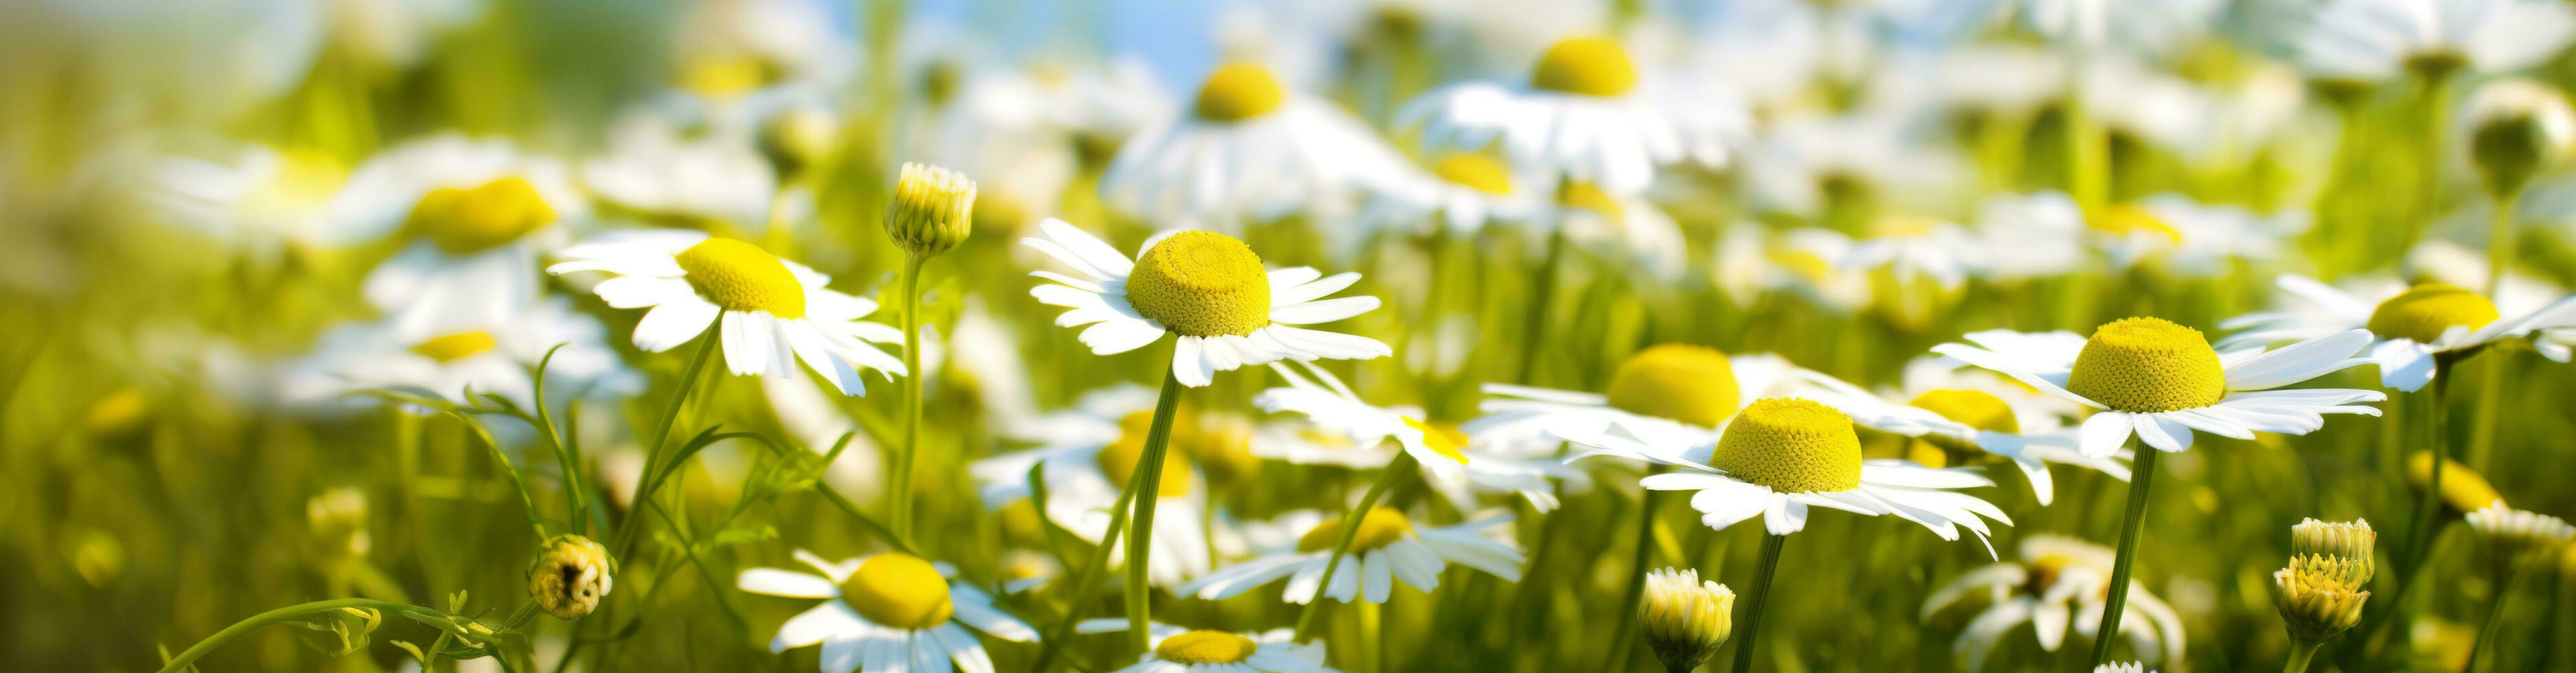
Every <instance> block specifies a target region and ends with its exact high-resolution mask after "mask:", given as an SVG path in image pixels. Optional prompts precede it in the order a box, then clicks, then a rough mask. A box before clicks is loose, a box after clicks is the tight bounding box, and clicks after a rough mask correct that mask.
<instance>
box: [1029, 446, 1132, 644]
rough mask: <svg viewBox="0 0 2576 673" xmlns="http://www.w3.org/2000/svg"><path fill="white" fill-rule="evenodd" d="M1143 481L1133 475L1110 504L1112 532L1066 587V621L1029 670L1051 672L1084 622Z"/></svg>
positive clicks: (1103, 536)
mask: <svg viewBox="0 0 2576 673" xmlns="http://www.w3.org/2000/svg"><path fill="white" fill-rule="evenodd" d="M1143 481H1144V480H1142V479H1137V478H1135V475H1133V474H1130V475H1129V476H1128V478H1127V486H1126V487H1125V488H1122V489H1119V491H1118V500H1117V501H1116V502H1113V503H1110V505H1109V529H1108V531H1107V532H1103V533H1101V535H1100V544H1099V545H1098V546H1096V547H1093V548H1092V551H1091V563H1090V564H1089V565H1085V566H1083V567H1082V571H1081V572H1080V573H1079V574H1076V575H1075V576H1074V578H1073V582H1072V583H1071V584H1066V585H1063V586H1064V587H1066V589H1065V590H1066V591H1070V592H1072V593H1069V594H1066V596H1065V597H1066V601H1065V609H1064V617H1063V618H1062V619H1059V620H1057V621H1056V624H1055V627H1054V628H1050V629H1047V632H1046V634H1045V636H1044V637H1043V638H1041V639H1040V643H1041V644H1040V645H1039V647H1038V662H1037V663H1036V664H1034V665H1031V666H1029V670H1032V671H1046V670H1051V669H1049V668H1047V666H1048V665H1049V664H1053V663H1055V656H1056V652H1057V650H1059V649H1060V648H1061V647H1062V646H1063V644H1064V639H1065V638H1066V637H1067V636H1070V635H1072V634H1073V627H1074V625H1075V624H1077V623H1080V622H1081V621H1082V606H1083V604H1085V603H1090V602H1091V593H1092V592H1093V591H1094V590H1096V589H1098V588H1099V586H1100V576H1101V574H1102V573H1103V572H1104V571H1105V569H1106V568H1108V567H1109V552H1110V550H1113V549H1117V548H1118V534H1119V533H1121V532H1124V531H1125V530H1126V529H1127V509H1128V508H1127V506H1128V505H1130V504H1133V503H1134V502H1135V501H1136V486H1137V484H1139V483H1142V482H1143ZM1034 504H1035V505H1036V506H1037V508H1038V512H1039V517H1040V518H1044V517H1045V512H1046V504H1045V503H1044V502H1038V503H1034Z"/></svg>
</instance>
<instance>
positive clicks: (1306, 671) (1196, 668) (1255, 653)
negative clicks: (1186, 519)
mask: <svg viewBox="0 0 2576 673" xmlns="http://www.w3.org/2000/svg"><path fill="white" fill-rule="evenodd" d="M1125 630H1127V620H1124V619H1086V620H1083V621H1082V623H1079V624H1075V625H1074V627H1073V631H1074V632H1075V633H1115V632H1119V631H1125ZM1146 631H1147V632H1148V636H1147V641H1146V642H1148V643H1150V644H1151V645H1152V647H1153V649H1151V650H1148V651H1146V652H1145V653H1144V654H1140V655H1137V656H1136V663H1135V664H1134V665H1131V666H1128V667H1126V668H1121V669H1118V670H1117V671H1116V672H1115V673H1331V672H1332V670H1333V669H1330V668H1326V667H1325V666H1324V646H1323V645H1321V644H1311V645H1308V644H1299V643H1298V642H1296V636H1295V634H1294V633H1292V632H1291V631H1290V630H1288V629H1271V630H1268V631H1263V632H1260V633H1232V632H1227V631H1210V630H1205V629H1186V628H1181V627H1178V626H1173V625H1170V624H1165V623H1162V622H1154V623H1152V624H1150V625H1148V626H1147V627H1146Z"/></svg>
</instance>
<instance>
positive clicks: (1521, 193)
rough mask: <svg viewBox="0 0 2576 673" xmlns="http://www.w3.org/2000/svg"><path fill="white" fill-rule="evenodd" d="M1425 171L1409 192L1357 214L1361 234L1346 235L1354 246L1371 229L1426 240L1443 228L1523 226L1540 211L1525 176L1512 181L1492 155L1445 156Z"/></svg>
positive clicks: (1466, 232) (1471, 230) (1463, 231)
mask: <svg viewBox="0 0 2576 673" xmlns="http://www.w3.org/2000/svg"><path fill="white" fill-rule="evenodd" d="M1430 173H1431V179H1427V180H1418V181H1416V183H1415V184H1414V185H1413V186H1412V187H1411V188H1410V189H1402V190H1394V191H1390V192H1388V193H1385V194H1383V195H1380V197H1379V198H1376V199H1373V200H1372V201H1371V202H1370V206H1369V208H1368V209H1366V210H1364V211H1362V212H1361V214H1360V219H1359V221H1360V222H1361V223H1362V224H1363V225H1365V226H1364V227H1363V228H1364V229H1365V231H1363V232H1361V233H1362V235H1360V236H1355V237H1352V238H1353V239H1354V242H1365V241H1367V240H1368V236H1367V235H1366V234H1367V233H1370V232H1377V231H1395V232H1399V233H1404V234H1408V235H1413V236H1427V235H1430V234H1432V233H1434V232H1435V231H1443V230H1445V231H1447V232H1449V233H1450V234H1453V235H1459V236H1473V235H1475V234H1476V233H1477V232H1481V231H1484V230H1485V228H1486V227H1489V226H1493V225H1496V224H1501V223H1524V222H1528V221H1530V220H1531V219H1532V218H1535V217H1537V216H1538V215H1539V214H1540V213H1541V212H1542V211H1543V210H1544V207H1543V206H1544V202H1543V201H1541V200H1540V199H1538V198H1535V197H1534V196H1533V195H1532V194H1530V192H1529V190H1528V189H1527V187H1528V186H1529V185H1528V183H1529V180H1527V179H1526V176H1520V177H1515V176H1514V175H1513V174H1512V168H1511V166H1510V165H1509V164H1506V163H1504V162H1503V160H1502V159H1499V158H1496V157H1494V156H1493V155H1492V154H1488V153H1483V152H1460V153H1455V154H1450V155H1448V156H1446V157H1442V158H1441V159H1440V160H1439V161H1436V162H1433V163H1432V164H1431V167H1430Z"/></svg>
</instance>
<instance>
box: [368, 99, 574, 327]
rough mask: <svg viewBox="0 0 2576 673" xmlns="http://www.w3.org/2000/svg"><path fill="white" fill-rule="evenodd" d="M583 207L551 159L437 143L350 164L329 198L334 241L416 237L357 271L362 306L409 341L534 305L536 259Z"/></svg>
mask: <svg viewBox="0 0 2576 673" xmlns="http://www.w3.org/2000/svg"><path fill="white" fill-rule="evenodd" d="M588 209H589V205H588V204H587V203H586V202H585V201H584V200H583V199H582V198H581V195H580V193H579V192H577V191H575V190H574V189H573V187H572V178H571V172H570V171H569V170H568V169H566V168H565V167H564V165H563V164H562V162H559V161H555V160H553V159H549V158H545V157H538V156H531V155H528V154H525V153H522V152H520V151H519V150H518V149H517V148H515V147H513V146H512V145H511V144H510V143H508V142H506V141H500V140H471V139H467V138H465V137H463V136H440V137H435V138H431V139H428V140H421V141H416V142H413V143H411V144H408V145H403V146H400V147H396V148H393V149H390V150H386V151H384V152H383V153H381V154H378V155H376V157H375V158H373V159H369V160H368V161H367V163H365V164H363V165H360V166H359V167H358V169H357V171H356V172H354V173H351V174H350V175H349V181H348V182H347V183H346V184H344V185H342V187H341V188H340V194H339V195H338V196H337V197H336V198H334V199H333V200H332V203H331V206H330V208H329V217H330V218H331V222H332V226H334V227H338V228H340V229H341V231H340V233H339V236H342V237H345V238H347V239H350V240H364V239H368V238H373V237H376V236H380V235H383V234H388V233H393V232H394V231H396V230H397V229H406V230H408V233H410V234H411V235H413V236H415V237H417V238H416V240H414V241H413V242H412V243H411V244H409V245H407V246H405V247H404V248H403V250H402V252H400V253H397V254H395V255H394V256H393V258H392V259H388V260H385V262H384V264H383V265H381V266H378V267H376V270H375V271H374V272H373V273H369V274H367V279H366V282H365V284H364V285H363V286H362V287H361V290H362V291H363V292H364V293H365V295H366V297H367V301H368V302H369V303H373V304H375V305H376V307H377V308H380V309H383V310H385V311H386V312H387V313H389V314H391V315H393V316H394V319H395V323H396V324H397V325H398V326H399V327H400V328H401V329H402V330H403V331H405V332H408V333H411V334H430V333H434V332H436V331H439V330H445V329H454V328H462V327H471V326H474V325H481V324H489V323H491V322H493V321H496V320H501V319H504V318H506V317H507V316H508V314H509V312H510V311H512V310H515V309H516V308H517V307H519V306H520V305H523V304H525V303H527V302H530V301H534V300H535V299H536V297H537V291H538V281H539V278H538V276H537V256H538V255H540V254H542V253H544V252H545V251H546V250H549V249H552V248H553V247H555V246H557V245H560V244H561V243H562V241H563V240H564V239H565V233H564V227H562V226H558V225H559V223H561V222H565V221H569V220H576V219H579V218H581V217H583V216H584V215H585V214H586V213H587V212H588Z"/></svg>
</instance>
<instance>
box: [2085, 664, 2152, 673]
mask: <svg viewBox="0 0 2576 673" xmlns="http://www.w3.org/2000/svg"><path fill="white" fill-rule="evenodd" d="M2093 673H2156V672H2155V670H2154V669H2150V668H2147V665H2146V664H2141V663H2138V662H2134V661H2114V662H2111V663H2107V664H2103V665H2100V666H2095V667H2093Z"/></svg>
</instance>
